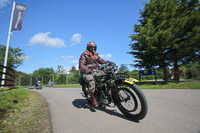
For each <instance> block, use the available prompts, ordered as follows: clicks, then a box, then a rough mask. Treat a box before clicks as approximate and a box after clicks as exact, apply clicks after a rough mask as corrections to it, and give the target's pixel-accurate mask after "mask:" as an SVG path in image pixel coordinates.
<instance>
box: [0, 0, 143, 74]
mask: <svg viewBox="0 0 200 133" xmlns="http://www.w3.org/2000/svg"><path fill="white" fill-rule="evenodd" d="M16 3H19V4H23V5H27V10H26V13H25V16H24V20H23V25H22V30H21V31H13V33H12V35H11V38H10V46H11V47H13V48H17V47H19V48H21V49H22V50H24V53H25V57H24V58H25V61H24V62H23V65H22V66H20V67H19V68H17V70H19V71H22V72H25V73H32V72H33V71H34V70H37V69H39V68H53V69H54V70H56V69H57V66H58V65H61V66H62V67H64V68H69V67H71V66H77V64H78V60H79V57H80V54H81V53H82V52H83V51H84V50H85V49H86V44H87V43H88V42H89V41H94V42H96V44H97V52H98V53H99V55H100V56H101V57H102V58H103V59H105V60H110V61H113V62H115V63H116V64H117V65H120V64H133V63H134V62H133V61H134V58H133V56H132V55H130V54H127V52H129V51H130V46H129V44H130V42H131V39H130V38H128V36H129V35H130V34H131V33H133V25H134V24H136V23H138V21H137V20H138V19H139V17H140V14H139V10H140V9H143V7H144V4H143V0H16ZM11 9H12V0H0V44H3V45H6V42H7V36H8V29H9V22H10V15H11ZM133 69H134V68H131V67H130V68H129V70H133Z"/></svg>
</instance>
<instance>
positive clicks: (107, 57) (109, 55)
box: [99, 54, 112, 59]
mask: <svg viewBox="0 0 200 133" xmlns="http://www.w3.org/2000/svg"><path fill="white" fill-rule="evenodd" d="M99 56H100V57H101V58H103V59H110V58H111V57H112V55H111V54H101V55H99Z"/></svg>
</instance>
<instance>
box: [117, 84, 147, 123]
mask: <svg viewBox="0 0 200 133" xmlns="http://www.w3.org/2000/svg"><path fill="white" fill-rule="evenodd" d="M116 95H117V96H116V97H117V107H118V109H119V110H120V111H121V112H122V113H123V114H124V115H125V116H126V117H127V118H129V119H131V120H141V119H143V118H144V117H145V116H146V114H147V112H148V105H147V100H146V98H145V95H144V94H143V92H142V91H141V89H140V88H139V87H138V86H137V85H136V84H133V85H131V84H128V83H121V84H120V85H118V91H117V93H116ZM131 106H132V107H131Z"/></svg>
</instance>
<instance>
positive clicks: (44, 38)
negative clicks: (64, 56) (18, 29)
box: [29, 32, 66, 48]
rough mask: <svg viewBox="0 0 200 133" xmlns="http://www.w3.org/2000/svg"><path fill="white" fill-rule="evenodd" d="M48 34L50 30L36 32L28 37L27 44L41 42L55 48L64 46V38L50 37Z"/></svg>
mask: <svg viewBox="0 0 200 133" xmlns="http://www.w3.org/2000/svg"><path fill="white" fill-rule="evenodd" d="M49 34H51V33H50V32H45V33H38V34H36V35H34V36H33V37H32V38H31V39H30V41H29V44H30V45H35V44H42V45H46V46H50V47H56V48H62V47H66V44H65V43H64V40H62V39H60V38H50V37H49Z"/></svg>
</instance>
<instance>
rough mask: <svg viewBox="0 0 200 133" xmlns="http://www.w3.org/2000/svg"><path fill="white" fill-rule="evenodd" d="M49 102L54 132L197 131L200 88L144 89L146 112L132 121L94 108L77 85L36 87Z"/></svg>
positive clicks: (115, 111)
mask: <svg viewBox="0 0 200 133" xmlns="http://www.w3.org/2000/svg"><path fill="white" fill-rule="evenodd" d="M37 92H39V93H40V94H42V95H44V96H45V97H46V99H47V101H48V103H49V105H50V111H51V115H52V122H53V130H54V133H92V132H95V133H122V132H123V133H200V90H174V89H172V90H171V89H166V90H156V89H155V90H152V89H151V90H143V92H144V94H145V95H146V98H147V101H148V105H149V112H148V114H147V116H146V118H144V119H143V120H141V121H140V122H133V121H130V120H128V119H126V117H124V116H123V114H121V113H120V111H119V110H118V109H117V107H115V108H110V107H106V109H105V108H100V109H94V108H92V107H91V106H90V105H88V103H87V101H86V100H85V99H84V98H83V97H82V96H81V94H80V93H81V89H80V88H44V89H43V90H37Z"/></svg>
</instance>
